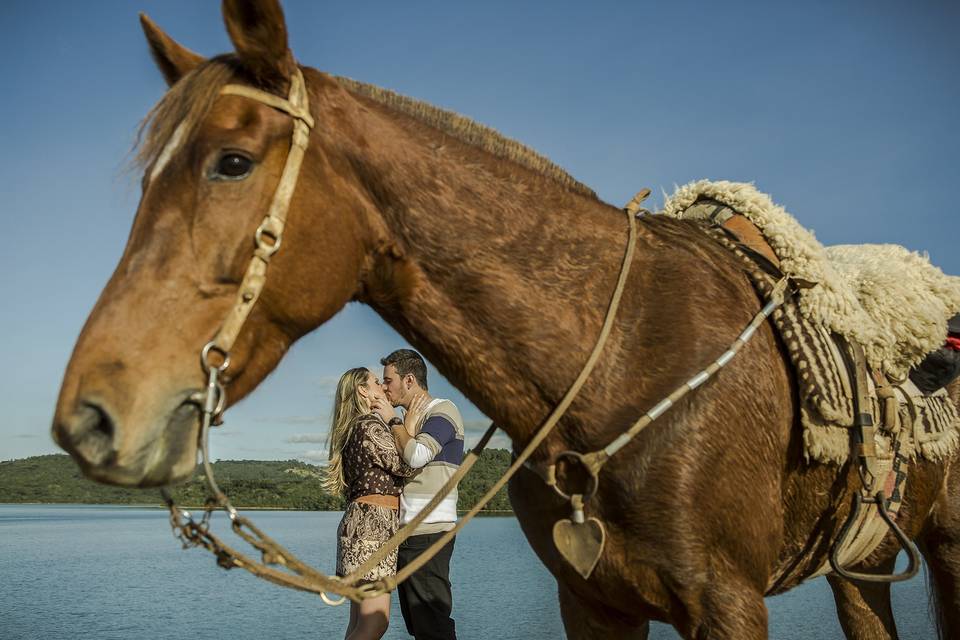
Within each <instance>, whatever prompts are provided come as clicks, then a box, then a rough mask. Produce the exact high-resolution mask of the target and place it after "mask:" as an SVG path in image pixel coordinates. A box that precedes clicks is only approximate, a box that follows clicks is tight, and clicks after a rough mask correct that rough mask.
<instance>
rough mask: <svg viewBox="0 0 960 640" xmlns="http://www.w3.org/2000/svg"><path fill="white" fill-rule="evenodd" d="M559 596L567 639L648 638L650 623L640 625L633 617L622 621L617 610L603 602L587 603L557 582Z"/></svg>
mask: <svg viewBox="0 0 960 640" xmlns="http://www.w3.org/2000/svg"><path fill="white" fill-rule="evenodd" d="M557 587H558V593H559V596H560V617H561V618H562V619H563V628H564V631H566V634H567V638H569V639H570V640H594V639H597V640H608V639H609V638H624V639H625V640H647V634H648V633H649V631H650V623H649V622H648V621H647V622H643V623H641V624H640V625H639V626H637V624H636V620H631V621H630V622H627V621H624V620H621V619H620V618H619V616H618V615H617V613H616V612H615V611H613V610H611V609H606V608H605V607H603V605H600V604H597V603H593V602H587V601H585V600H584V599H582V598H580V597H579V596H577V595H576V594H575V593H573V592H571V591H570V590H569V589H568V588H567V587H565V586H564V585H563V584H562V583H559V582H558V583H557Z"/></svg>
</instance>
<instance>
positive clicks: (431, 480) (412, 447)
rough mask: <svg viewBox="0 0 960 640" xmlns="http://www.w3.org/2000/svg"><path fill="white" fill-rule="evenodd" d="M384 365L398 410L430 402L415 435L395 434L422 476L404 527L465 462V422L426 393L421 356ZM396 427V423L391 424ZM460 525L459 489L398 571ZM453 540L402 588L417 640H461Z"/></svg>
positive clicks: (404, 552)
mask: <svg viewBox="0 0 960 640" xmlns="http://www.w3.org/2000/svg"><path fill="white" fill-rule="evenodd" d="M380 364H382V365H383V391H384V393H385V394H386V396H387V400H389V401H390V403H391V404H393V406H395V407H403V408H404V409H405V410H409V409H410V406H411V404H413V403H414V401H417V402H418V404H419V403H420V402H423V401H426V411H425V413H424V417H423V421H422V423H421V424H420V426H419V427H418V428H417V429H416V432H415V433H409V432H408V431H407V430H406V429H403V428H399V429H394V430H393V435H394V439H395V440H396V443H397V448H398V449H399V450H400V451H401V452H402V455H403V459H404V460H405V461H406V462H407V464H409V465H410V466H411V467H414V468H417V469H422V471H421V472H420V473H418V474H416V475H415V476H413V477H412V478H410V479H409V480H408V481H407V483H406V484H405V485H404V487H403V493H402V494H401V495H400V525H401V526H403V525H405V524H407V523H408V522H410V521H411V520H412V519H413V518H414V517H415V516H416V515H417V514H418V513H420V510H421V509H423V507H425V506H426V505H427V503H428V502H430V500H431V499H432V498H433V496H434V495H436V494H437V492H438V491H439V490H440V488H441V487H443V485H444V484H446V482H447V480H448V479H449V478H450V477H451V476H452V475H453V474H454V472H456V470H457V468H458V467H459V466H460V463H461V462H462V461H463V418H461V417H460V411H458V410H457V407H456V406H455V405H454V404H453V403H452V402H450V401H449V400H443V399H440V398H436V399H435V398H432V397H430V394H429V392H428V391H427V365H426V363H425V362H424V361H423V358H422V357H420V354H419V353H417V352H416V351H412V350H410V349H398V350H397V351H394V352H393V353H391V354H390V355H388V356H387V357H385V358H383V359H382V360H380ZM391 422H392V421H391ZM456 520H457V489H456V488H454V490H453V491H451V492H450V493H449V494H448V495H447V497H446V498H444V499H443V501H442V502H441V503H440V504H439V505H438V506H437V508H436V509H434V511H433V512H432V513H431V514H430V515H428V516H427V517H426V519H425V520H424V521H423V522H422V523H421V524H420V526H419V527H417V529H416V531H414V534H413V535H412V536H410V537H409V538H407V539H406V540H405V541H404V542H403V544H401V545H400V548H399V550H398V558H397V569H398V570H399V569H402V568H403V567H405V566H406V565H407V564H409V563H410V562H411V561H413V559H414V558H416V557H417V556H419V555H420V554H421V553H422V552H423V551H424V550H425V549H427V548H428V547H429V546H430V545H432V544H433V543H434V542H435V541H436V540H437V539H438V538H440V536H442V535H443V533H444V532H445V531H449V530H450V529H452V528H453V526H454V524H455V523H456ZM454 541H455V540H454V539H452V540H450V542H448V543H447V544H446V545H445V546H444V547H443V549H442V550H441V551H440V553H438V554H437V555H436V556H434V557H433V558H432V559H431V560H430V561H429V562H428V563H426V564H425V565H424V566H423V567H421V568H420V569H419V570H418V571H416V572H415V573H414V574H413V575H411V576H410V578H409V579H407V580H406V581H404V582H402V583H401V584H400V586H399V587H398V589H397V590H398V592H399V596H400V611H401V612H402V613H403V620H404V622H406V624H407V631H408V632H409V633H410V634H411V635H412V636H414V637H415V638H416V639H417V640H433V639H437V640H440V639H443V640H448V639H451V638H456V637H457V636H456V627H455V624H454V621H453V618H451V617H450V612H451V610H452V608H453V595H452V594H451V592H450V579H449V575H450V556H451V555H452V554H453V544H454Z"/></svg>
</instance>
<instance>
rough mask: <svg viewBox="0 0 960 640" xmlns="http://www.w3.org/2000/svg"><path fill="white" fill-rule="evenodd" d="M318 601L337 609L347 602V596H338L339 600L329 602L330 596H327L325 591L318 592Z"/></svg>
mask: <svg viewBox="0 0 960 640" xmlns="http://www.w3.org/2000/svg"><path fill="white" fill-rule="evenodd" d="M320 599H321V600H323V602H324V603H325V604H328V605H330V606H331V607H339V606H340V605H342V604H343V603H344V602H346V601H347V596H340V599H339V600H331V599H330V596H328V595H327V592H326V591H321V592H320Z"/></svg>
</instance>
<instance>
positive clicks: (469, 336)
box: [360, 110, 644, 441]
mask: <svg viewBox="0 0 960 640" xmlns="http://www.w3.org/2000/svg"><path fill="white" fill-rule="evenodd" d="M383 113H384V111H383V110H381V114H383ZM385 118H386V120H387V122H388V125H387V126H390V127H392V130H388V131H384V123H383V122H382V121H380V122H378V123H377V126H378V127H379V128H380V131H379V132H378V136H377V137H378V139H379V140H381V141H387V142H381V143H380V144H379V146H377V147H376V148H375V149H371V151H370V152H369V153H368V154H367V156H366V157H365V158H364V159H363V161H362V162H361V163H360V164H361V166H362V167H363V169H362V172H363V174H364V176H363V181H364V182H365V183H366V184H365V187H366V190H367V191H368V192H369V193H370V194H371V198H372V199H374V200H375V204H374V206H375V208H376V209H377V210H378V211H379V212H380V215H381V216H382V217H383V219H384V221H385V224H386V227H387V228H388V233H389V239H387V240H385V241H384V242H385V243H386V244H389V245H390V250H388V251H381V253H380V259H379V260H377V262H376V264H375V266H374V267H373V268H371V270H370V272H369V273H368V274H367V276H366V277H365V278H364V293H363V294H362V296H361V300H362V301H364V302H367V303H368V304H370V305H371V306H372V307H373V308H374V309H375V310H376V311H377V312H378V313H379V314H380V315H381V316H382V317H383V318H384V319H385V320H386V321H387V322H388V323H389V324H391V325H392V326H393V327H394V328H395V329H396V330H397V331H398V332H399V333H400V334H401V335H402V336H404V338H406V339H407V340H408V341H409V342H410V343H411V344H412V345H413V346H414V347H416V348H417V349H419V350H420V351H421V352H422V353H423V354H424V355H425V356H426V357H427V358H428V359H429V360H430V361H431V362H433V363H434V365H436V367H437V368H438V369H439V370H440V372H441V373H443V374H444V375H445V376H446V377H447V378H448V379H449V380H450V381H451V382H453V383H454V384H455V385H456V386H457V387H458V388H460V389H461V390H462V391H464V392H465V393H466V395H467V396H468V397H469V398H470V399H471V400H472V401H473V402H474V403H475V404H476V405H477V406H478V407H479V408H480V409H481V410H482V411H483V412H484V413H485V414H487V415H488V416H490V417H491V418H493V419H494V420H495V421H496V422H497V423H498V424H499V425H500V426H501V427H503V428H504V429H505V430H506V431H507V433H508V434H509V435H510V436H511V437H512V438H513V439H514V441H517V440H518V439H519V440H520V441H522V440H524V439H525V438H526V437H527V436H528V435H529V434H530V433H532V431H533V429H534V428H535V427H536V425H538V424H539V423H540V422H541V421H542V420H543V418H544V417H545V415H546V414H547V413H548V412H549V410H550V409H551V408H552V407H553V406H554V405H555V404H556V402H557V401H558V400H559V398H560V397H561V396H562V394H563V392H564V391H565V390H566V388H567V387H568V386H569V384H570V382H571V381H572V380H573V378H574V377H575V376H576V375H577V373H578V372H579V371H580V369H581V368H582V366H583V363H584V362H585V361H586V359H587V356H588V354H589V351H590V349H591V348H592V347H593V344H594V342H595V341H596V338H597V334H598V333H599V330H600V325H601V323H602V321H603V313H604V311H605V310H606V308H607V305H608V304H609V299H610V296H611V294H612V291H613V289H614V286H615V282H616V278H617V275H618V273H619V270H620V267H621V264H622V257H623V252H624V248H625V243H626V240H627V228H628V226H627V221H626V219H625V216H624V214H623V213H621V212H619V211H618V210H616V209H615V208H613V207H611V206H610V205H607V204H604V203H602V202H600V201H598V200H596V199H594V198H591V197H588V196H584V195H580V194H577V193H574V192H572V191H571V190H570V189H569V188H567V187H565V186H563V185H561V184H559V183H558V182H556V181H554V180H552V179H550V178H547V177H544V176H542V175H540V174H538V173H536V172H533V171H531V170H528V169H526V168H524V167H521V166H519V165H517V164H514V163H512V162H510V161H507V160H503V159H500V158H497V157H494V156H492V155H490V154H488V153H486V152H484V151H481V150H479V149H476V148H474V147H471V146H469V145H466V144H464V143H460V142H458V141H451V140H450V139H449V138H448V137H445V136H443V135H442V134H440V133H439V132H437V131H435V130H433V129H431V128H429V127H426V126H424V125H420V124H419V123H415V122H413V121H410V120H409V119H408V118H406V117H405V116H400V115H399V114H392V117H391V114H390V113H389V112H387V113H386V116H385ZM384 242H381V246H382V245H383V244H384ZM643 261H644V259H643V258H640V259H639V260H638V261H637V262H639V263H640V264H637V263H635V264H634V267H633V268H634V269H635V270H642V269H643V268H644V265H643V264H642V262H643Z"/></svg>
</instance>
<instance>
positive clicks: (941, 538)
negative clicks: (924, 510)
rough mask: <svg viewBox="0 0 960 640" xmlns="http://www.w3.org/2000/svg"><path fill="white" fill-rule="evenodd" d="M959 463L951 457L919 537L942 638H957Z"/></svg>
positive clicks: (959, 605)
mask: <svg viewBox="0 0 960 640" xmlns="http://www.w3.org/2000/svg"><path fill="white" fill-rule="evenodd" d="M958 467H960V464H958V463H957V461H956V460H954V462H953V465H952V468H951V469H950V470H949V472H948V474H947V481H946V482H945V483H944V485H945V486H944V490H943V491H941V493H940V495H939V496H938V498H937V502H936V504H935V506H934V508H933V510H932V512H931V514H930V519H929V521H928V522H927V524H926V527H925V528H924V530H923V533H922V534H921V536H920V550H921V551H922V552H923V556H924V559H926V561H927V568H928V569H929V571H930V572H929V579H930V586H931V587H932V589H931V591H932V597H933V604H934V609H935V611H936V615H937V628H938V630H939V631H940V637H941V638H960V468H958Z"/></svg>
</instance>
